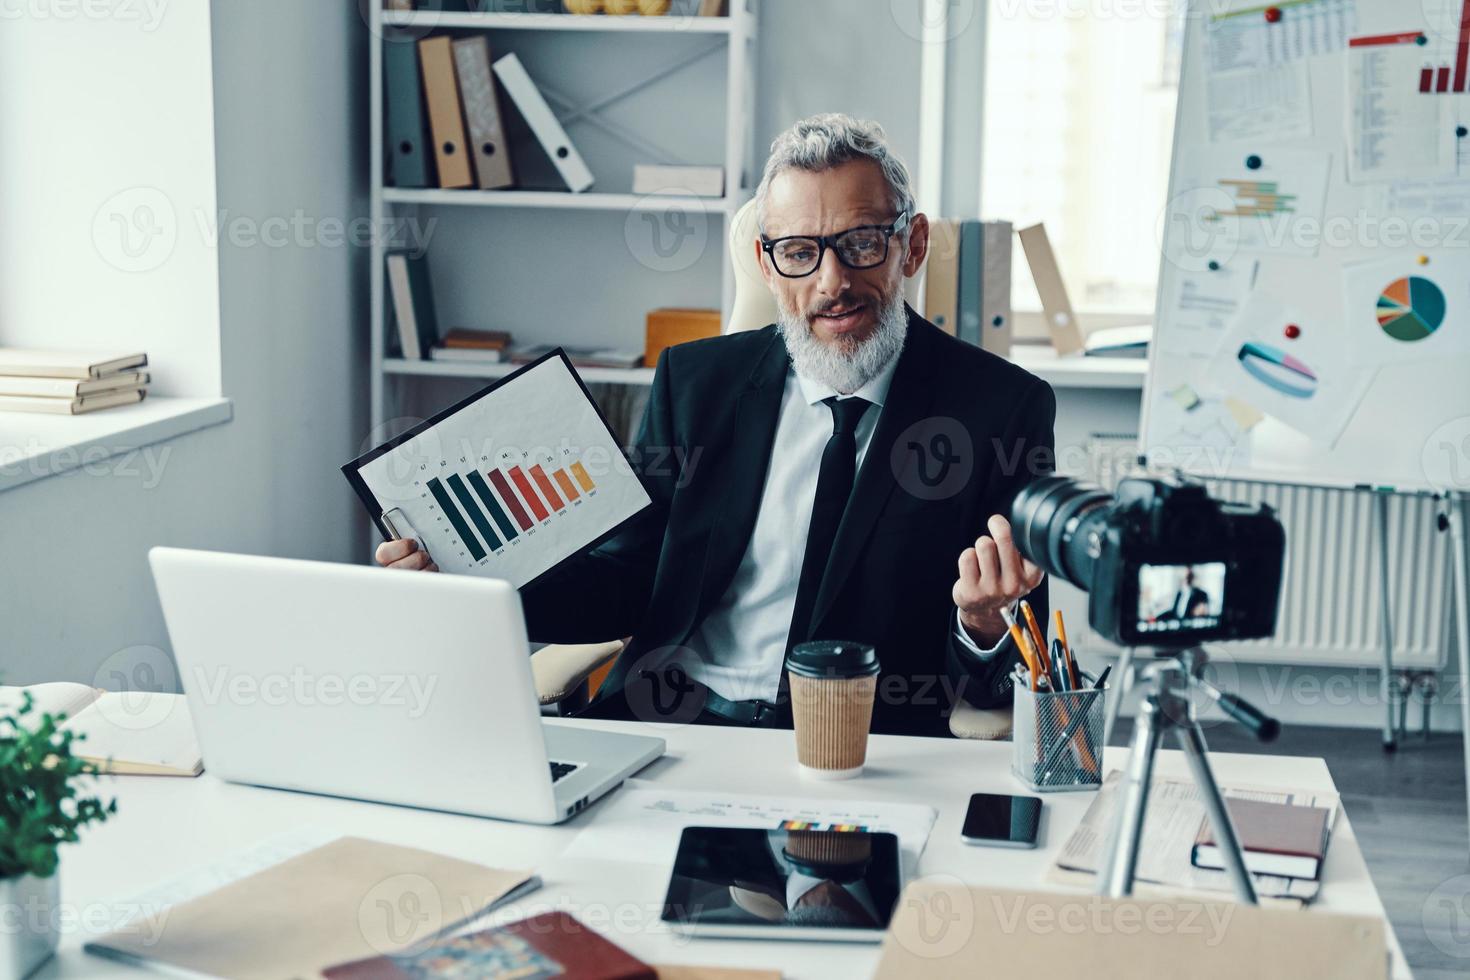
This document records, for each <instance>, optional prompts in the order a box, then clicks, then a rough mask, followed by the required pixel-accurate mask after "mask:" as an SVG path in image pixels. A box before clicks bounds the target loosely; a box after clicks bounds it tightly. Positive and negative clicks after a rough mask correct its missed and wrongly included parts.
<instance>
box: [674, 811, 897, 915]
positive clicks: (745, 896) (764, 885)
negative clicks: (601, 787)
mask: <svg viewBox="0 0 1470 980" xmlns="http://www.w3.org/2000/svg"><path fill="white" fill-rule="evenodd" d="M902 887H903V876H902V872H901V871H900V867H899V848H898V838H897V837H895V836H894V835H893V834H886V833H859V832H850V831H833V830H757V829H745V828H734V827H686V828H685V829H684V833H683V835H682V837H681V838H680V839H679V853H678V856H677V857H676V858H675V860H674V873H673V876H672V877H671V878H670V880H669V891H668V895H667V896H666V897H665V899H664V910H663V920H664V921H665V922H667V923H669V924H670V925H671V926H672V927H673V928H674V930H675V931H677V932H681V933H684V934H686V935H697V936H721V937H741V936H749V937H752V938H755V937H759V938H762V939H772V938H775V939H806V940H810V939H827V940H838V941H845V942H879V941H880V940H882V938H883V932H884V930H885V929H887V928H888V920H889V919H890V918H891V917H892V915H893V909H894V906H895V905H897V903H898V894H899V891H900V890H901V889H902Z"/></svg>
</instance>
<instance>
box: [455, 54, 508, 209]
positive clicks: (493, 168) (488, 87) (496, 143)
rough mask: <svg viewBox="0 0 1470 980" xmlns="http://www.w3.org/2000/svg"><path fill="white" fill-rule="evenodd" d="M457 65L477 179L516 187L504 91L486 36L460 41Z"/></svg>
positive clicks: (492, 186) (491, 185)
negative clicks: (504, 117) (493, 69)
mask: <svg viewBox="0 0 1470 980" xmlns="http://www.w3.org/2000/svg"><path fill="white" fill-rule="evenodd" d="M454 68H455V71H456V73H457V74H458V76H459V94H460V97H461V98H462V99H463V100H464V118H465V125H466V126H468V127H469V141H470V149H471V155H472V156H473V157H474V159H475V179H476V180H477V181H478V183H479V185H480V187H481V188H483V189H485V190H494V189H495V188H499V187H511V186H514V184H515V182H516V176H515V170H514V169H513V168H512V167H511V162H510V147H509V146H508V145H506V142H505V128H504V126H502V125H501V122H500V92H499V90H498V88H497V86H496V84H495V75H494V73H493V72H491V70H490V42H489V41H487V40H485V38H484V36H483V35H481V36H476V37H462V38H459V39H458V40H456V41H455V42H454Z"/></svg>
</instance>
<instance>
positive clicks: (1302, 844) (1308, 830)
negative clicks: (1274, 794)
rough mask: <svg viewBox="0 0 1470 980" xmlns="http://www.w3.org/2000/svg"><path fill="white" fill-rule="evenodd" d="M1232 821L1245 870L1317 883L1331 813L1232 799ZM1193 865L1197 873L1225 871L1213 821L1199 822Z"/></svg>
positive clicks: (1228, 800) (1287, 805)
mask: <svg viewBox="0 0 1470 980" xmlns="http://www.w3.org/2000/svg"><path fill="white" fill-rule="evenodd" d="M1225 805H1226V806H1227V807H1229V808H1230V820H1231V822H1232V823H1234V824H1235V832H1236V834H1238V835H1239V836H1240V847H1241V850H1243V851H1244V852H1245V866H1246V868H1247V869H1248V870H1250V871H1252V872H1254V873H1255V874H1262V875H1281V876H1283V877H1286V878H1307V879H1311V880H1316V878H1317V876H1318V875H1319V874H1320V873H1321V871H1322V858H1323V857H1325V856H1326V854H1327V834H1328V830H1329V829H1330V828H1328V826H1327V817H1328V815H1329V811H1327V810H1326V809H1324V808H1322V807H1317V806H1293V805H1292V804H1290V803H1265V802H1262V801H1260V800H1241V799H1227V800H1226V801H1225ZM1190 860H1191V861H1193V862H1194V866H1195V867H1197V868H1216V869H1219V868H1224V867H1225V857H1224V855H1223V854H1221V852H1220V848H1219V847H1217V846H1216V844H1215V834H1214V829H1213V828H1212V827H1211V826H1210V820H1209V818H1208V817H1206V818H1205V819H1204V821H1202V822H1201V823H1200V828H1199V834H1198V835H1196V836H1195V839H1194V850H1193V852H1192V853H1191V854H1190Z"/></svg>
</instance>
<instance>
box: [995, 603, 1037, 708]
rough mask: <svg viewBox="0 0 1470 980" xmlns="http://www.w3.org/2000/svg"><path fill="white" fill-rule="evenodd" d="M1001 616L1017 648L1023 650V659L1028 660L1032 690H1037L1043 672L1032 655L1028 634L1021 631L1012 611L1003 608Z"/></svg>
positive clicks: (1027, 665)
mask: <svg viewBox="0 0 1470 980" xmlns="http://www.w3.org/2000/svg"><path fill="white" fill-rule="evenodd" d="M1000 618H1001V619H1003V620H1005V624H1006V629H1008V630H1010V633H1011V642H1012V643H1014V644H1015V645H1016V649H1017V650H1019V651H1021V659H1022V660H1025V661H1026V667H1027V669H1028V670H1029V671H1030V672H1031V690H1033V691H1034V690H1036V679H1037V677H1038V675H1040V673H1041V666H1040V665H1039V664H1038V663H1037V662H1036V658H1035V657H1034V656H1032V654H1031V647H1030V644H1029V643H1028V642H1027V640H1026V635H1025V634H1024V633H1022V632H1021V627H1020V626H1019V625H1018V624H1017V623H1016V617H1015V616H1012V615H1011V611H1010V610H1009V609H1005V608H1002V609H1001V611H1000Z"/></svg>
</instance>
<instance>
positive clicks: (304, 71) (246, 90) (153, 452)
mask: <svg viewBox="0 0 1470 980" xmlns="http://www.w3.org/2000/svg"><path fill="white" fill-rule="evenodd" d="M213 17H214V28H213V36H214V44H213V56H214V82H215V84H214V90H215V110H216V115H215V139H216V143H217V145H216V154H217V159H218V187H217V193H218V203H219V208H220V209H222V210H225V211H227V212H229V213H230V214H232V215H234V216H240V217H244V218H247V219H248V220H250V221H252V222H264V221H266V220H267V219H269V218H271V217H285V218H286V219H288V220H290V219H291V218H292V216H293V215H295V214H297V213H298V211H299V212H301V213H302V214H303V215H305V216H307V218H308V219H309V220H310V221H312V222H318V221H319V220H320V219H338V220H345V219H348V218H350V217H352V216H353V215H354V214H365V213H366V211H367V207H366V198H365V191H366V177H365V174H366V153H365V144H366V138H367V137H366V119H367V107H366V99H365V97H364V95H363V93H364V92H365V84H364V81H365V73H366V50H367V48H366V31H365V29H364V27H363V25H362V22H361V21H360V19H359V17H358V14H357V10H356V5H355V4H350V3H349V4H334V3H308V4H303V3H298V2H293V0H254V2H250V3H240V2H238V0H220V2H217V3H215V4H214V5H213ZM312 227H316V228H319V227H321V226H320V225H315V224H314V225H313V226H312ZM292 238H293V240H292V242H291V243H290V244H286V245H284V246H282V247H269V246H266V245H260V244H257V245H254V246H243V247H242V246H238V245H232V244H230V243H229V241H228V240H226V239H223V238H222V240H221V242H220V245H219V279H220V282H219V291H220V337H219V342H220V349H221V356H222V361H223V363H222V367H223V377H222V382H223V390H224V394H225V395H226V396H227V397H229V398H231V399H233V400H234V420H233V421H231V422H229V423H227V424H224V425H221V426H216V427H214V428H210V429H206V430H203V431H200V432H196V433H193V434H190V435H188V436H184V437H181V438H179V439H176V440H173V441H171V442H168V443H166V444H163V445H160V446H155V447H150V449H149V451H148V452H146V453H144V454H141V456H140V457H139V458H135V459H133V460H132V461H131V466H132V467H133V468H134V469H135V470H136V475H129V474H128V473H127V472H126V471H122V470H119V469H118V468H117V467H116V466H108V467H103V469H106V470H108V472H107V473H106V474H103V475H99V474H98V473H96V472H95V471H94V472H87V471H85V470H73V471H71V472H69V473H67V474H65V475H62V476H56V477H49V478H46V479H41V480H37V481H34V482H32V483H29V484H26V485H24V486H21V487H19V488H17V489H14V490H11V491H8V492H5V493H0V537H3V548H4V553H5V555H6V560H5V562H4V571H3V572H0V595H3V599H0V603H3V609H4V612H5V615H4V619H5V628H4V637H3V639H0V644H3V647H0V670H3V671H4V673H5V680H6V682H9V683H32V682H37V681H43V680H76V681H88V682H90V681H93V680H94V679H97V680H99V681H108V682H114V683H115V675H116V674H117V673H122V674H124V675H126V676H127V677H128V678H130V679H133V680H135V681H137V682H139V683H144V682H146V681H147V679H148V677H149V676H150V674H151V675H153V676H158V675H160V674H166V673H167V671H168V660H167V658H166V657H165V656H164V655H163V654H162V651H163V650H165V649H167V642H166V636H165V631H164V627H163V622H162V618H161V616H160V614H159V611H158V605H157V599H156V597H155V595H154V591H153V585H152V581H151V577H150V575H149V572H148V566H147V559H146V555H147V551H148V549H149V548H150V547H151V546H153V545H156V544H171V545H182V546H189V547H202V548H215V549H229V550H236V551H247V552H257V553H263V554H275V555H289V556H297V557H310V558H327V559H333V560H346V559H349V558H351V557H352V556H354V555H360V554H363V553H365V552H364V549H365V547H366V541H365V539H364V537H363V530H362V528H361V525H360V522H359V520H358V514H357V505H356V503H355V502H354V500H353V498H352V497H351V495H350V494H349V492H348V490H347V487H346V484H345V482H344V481H343V480H342V477H341V475H340V474H339V473H338V472H337V468H336V467H337V465H338V464H339V463H340V462H341V461H342V460H344V459H346V458H349V457H350V456H351V455H353V454H354V453H356V452H357V450H358V448H359V446H360V444H361V443H362V441H363V439H364V437H365V435H366V432H365V429H366V422H365V418H366V410H365V409H366V398H365V393H364V392H365V387H364V382H365V379H366V356H365V347H366V333H365V330H364V326H363V325H364V324H365V323H366V310H365V302H364V299H365V297H366V277H365V275H364V273H365V271H366V264H365V253H364V252H362V251H361V250H355V249H349V248H346V247H341V246H338V247H330V246H326V245H323V244H305V243H306V242H311V241H315V239H314V238H311V237H310V235H309V234H308V236H305V237H301V238H299V240H298V239H297V236H295V235H294V234H293V236H292ZM158 680H159V683H161V684H166V683H167V681H168V678H167V677H166V676H160V677H158Z"/></svg>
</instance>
